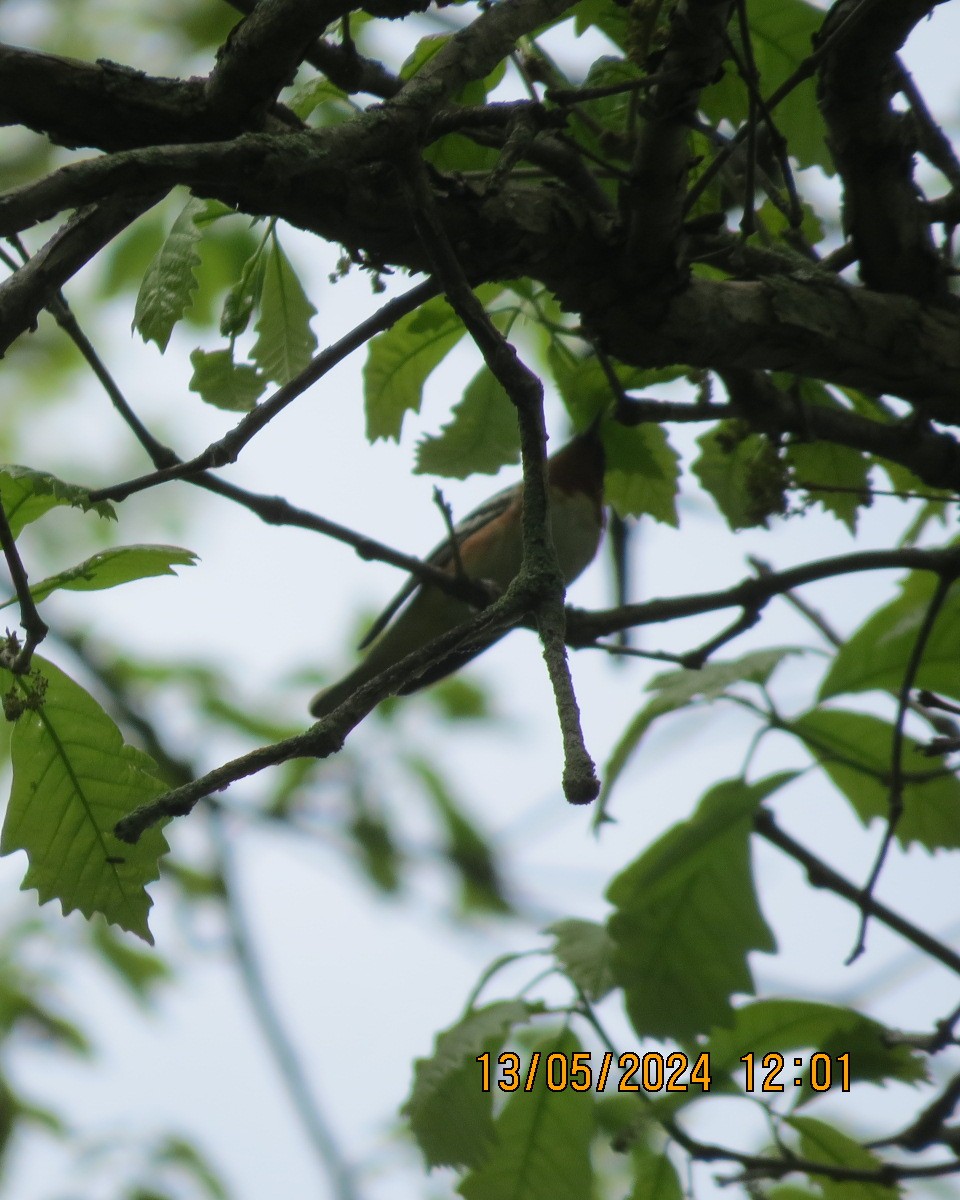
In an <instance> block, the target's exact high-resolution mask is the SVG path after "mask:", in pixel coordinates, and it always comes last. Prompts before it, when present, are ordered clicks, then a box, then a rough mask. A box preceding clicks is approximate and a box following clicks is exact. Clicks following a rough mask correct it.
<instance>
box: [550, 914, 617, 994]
mask: <svg viewBox="0 0 960 1200" xmlns="http://www.w3.org/2000/svg"><path fill="white" fill-rule="evenodd" d="M546 932H547V933H549V934H551V935H552V936H553V937H554V938H555V939H556V940H555V942H554V946H553V956H554V958H555V959H556V960H557V962H558V963H559V964H560V966H561V967H562V968H563V970H564V971H565V972H566V973H567V975H568V976H569V977H570V978H571V979H572V980H573V982H574V983H575V984H576V986H577V987H578V988H579V989H580V991H581V992H583V994H584V995H585V996H586V997H587V999H588V1000H593V1001H598V1000H602V999H603V998H604V996H606V995H608V994H609V993H610V992H612V991H613V989H614V987H615V986H616V980H615V979H614V977H613V970H612V967H611V963H612V959H613V952H614V949H615V947H614V943H613V941H612V940H611V938H610V934H609V933H608V932H607V929H606V927H605V926H603V925H598V924H597V923H596V921H581V920H577V919H575V918H573V917H570V918H568V919H567V920H564V921H555V922H554V924H553V925H551V926H549V928H548V929H547V931H546Z"/></svg>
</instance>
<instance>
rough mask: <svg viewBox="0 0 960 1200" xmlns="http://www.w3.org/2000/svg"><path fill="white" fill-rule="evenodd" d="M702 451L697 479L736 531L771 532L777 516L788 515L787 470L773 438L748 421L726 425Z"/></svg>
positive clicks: (709, 435) (705, 440) (701, 442)
mask: <svg viewBox="0 0 960 1200" xmlns="http://www.w3.org/2000/svg"><path fill="white" fill-rule="evenodd" d="M697 445H698V446H699V447H700V457H699V458H698V459H697V460H696V462H694V464H693V473H694V474H695V475H696V476H697V478H698V479H699V480H700V482H701V484H702V485H703V487H704V490H705V491H707V492H709V493H710V495H711V496H712V497H713V498H714V500H715V501H716V504H717V508H719V509H720V511H721V512H722V513H723V515H724V516H725V517H726V519H727V524H728V525H729V526H730V528H731V529H733V530H737V529H751V528H753V527H755V526H758V525H759V526H762V527H763V528H764V529H765V528H766V527H767V522H768V520H769V518H770V517H771V516H775V515H777V514H779V513H782V512H784V511H785V509H786V501H785V499H784V486H785V484H786V478H785V474H784V467H783V464H782V463H781V462H780V459H779V457H778V455H777V451H776V448H775V447H774V445H773V443H772V442H771V441H770V439H769V438H768V437H766V436H764V435H763V434H760V433H751V432H750V428H749V426H748V425H746V424H745V423H744V422H742V421H720V422H719V423H718V424H717V425H716V426H715V427H714V428H713V429H710V430H708V431H707V432H706V433H704V434H702V435H701V436H700V437H699V438H697Z"/></svg>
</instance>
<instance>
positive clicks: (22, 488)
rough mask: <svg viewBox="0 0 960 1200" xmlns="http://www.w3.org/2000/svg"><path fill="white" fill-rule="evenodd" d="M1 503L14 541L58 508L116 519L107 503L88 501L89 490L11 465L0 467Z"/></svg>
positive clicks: (111, 507) (29, 469) (44, 473)
mask: <svg viewBox="0 0 960 1200" xmlns="http://www.w3.org/2000/svg"><path fill="white" fill-rule="evenodd" d="M0 503H2V504H3V511H4V512H5V513H6V516H7V523H8V524H9V526H10V531H11V533H12V534H13V536H14V538H18V537H19V536H20V533H21V532H22V530H23V528H24V526H25V525H29V524H30V522H31V521H36V520H38V519H39V518H40V517H42V516H43V515H44V513H47V512H49V511H50V509H51V508H55V507H56V506H57V505H70V506H71V507H72V508H81V509H83V511H84V512H90V511H91V510H93V511H94V512H95V513H96V514H97V515H98V516H100V517H109V518H110V519H111V520H113V521H115V520H116V519H117V514H116V512H115V510H114V507H113V505H112V504H110V503H109V502H108V501H106V500H96V501H93V500H91V499H90V490H89V488H85V487H79V486H78V485H77V484H74V483H64V482H63V480H62V479H57V478H56V476H54V475H48V474H47V472H46V471H34V470H32V469H31V468H30V467H18V466H15V465H14V464H13V463H4V464H3V465H2V466H0Z"/></svg>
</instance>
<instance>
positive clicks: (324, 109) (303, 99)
mask: <svg viewBox="0 0 960 1200" xmlns="http://www.w3.org/2000/svg"><path fill="white" fill-rule="evenodd" d="M286 104H287V106H288V107H289V108H291V109H292V110H293V111H294V112H295V113H296V114H297V116H298V117H299V118H300V120H301V121H305V120H306V119H307V117H309V116H311V114H312V113H314V112H315V111H316V110H317V109H319V110H320V117H319V120H317V121H316V122H314V124H315V126H316V127H317V128H322V127H324V126H327V125H337V124H339V123H340V122H341V121H345V120H347V118H348V117H350V116H351V115H353V114H354V113H356V112H357V106H356V105H355V104H354V103H353V102H352V101H351V99H350V97H349V96H348V95H347V93H346V92H344V91H343V90H342V89H341V88H338V87H337V85H336V84H335V83H331V82H330V80H329V79H325V78H324V77H323V76H319V77H317V78H315V79H308V80H307V82H306V83H305V84H303V86H302V87H299V88H297V89H296V91H295V92H294V93H293V94H292V95H291V96H289V97H288V98H287V99H286Z"/></svg>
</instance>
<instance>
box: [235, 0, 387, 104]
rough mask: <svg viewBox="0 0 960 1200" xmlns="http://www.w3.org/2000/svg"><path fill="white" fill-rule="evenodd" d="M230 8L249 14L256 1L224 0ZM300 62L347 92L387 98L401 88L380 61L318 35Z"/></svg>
mask: <svg viewBox="0 0 960 1200" xmlns="http://www.w3.org/2000/svg"><path fill="white" fill-rule="evenodd" d="M227 3H228V4H229V5H230V6H231V8H235V9H236V10H237V12H242V13H243V14H244V15H245V16H249V15H250V13H252V12H253V10H254V8H255V7H256V3H257V0H227ZM303 61H304V62H308V63H310V65H311V66H312V67H316V68H317V70H318V71H322V72H323V74H324V75H326V77H327V78H328V79H329V80H330V82H331V83H333V84H335V85H336V86H337V87H338V88H341V89H342V90H343V91H345V92H348V93H353V92H367V93H369V94H370V95H371V96H380V97H382V98H383V99H385V100H386V99H388V98H389V97H390V96H395V95H396V94H397V92H399V91H400V89H401V87H403V82H402V80H400V79H398V78H397V76H396V75H393V74H391V73H390V72H389V71H388V70H387V69H386V67H384V66H383V64H382V63H378V62H374V61H373V60H372V59H368V58H363V57H361V55H359V54H358V53H357V52H356V50H355V49H353V48H352V47H350V48H347V47H346V46H336V45H334V43H333V42H329V41H326V40H325V39H324V38H318V39H317V40H316V41H315V42H313V43H312V44H311V45H310V46H308V47H307V52H306V53H305V54H304V56H303Z"/></svg>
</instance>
